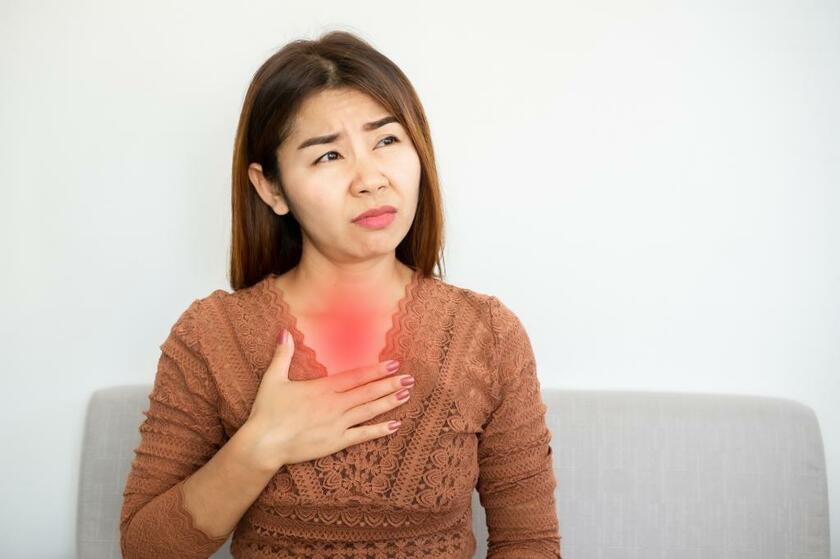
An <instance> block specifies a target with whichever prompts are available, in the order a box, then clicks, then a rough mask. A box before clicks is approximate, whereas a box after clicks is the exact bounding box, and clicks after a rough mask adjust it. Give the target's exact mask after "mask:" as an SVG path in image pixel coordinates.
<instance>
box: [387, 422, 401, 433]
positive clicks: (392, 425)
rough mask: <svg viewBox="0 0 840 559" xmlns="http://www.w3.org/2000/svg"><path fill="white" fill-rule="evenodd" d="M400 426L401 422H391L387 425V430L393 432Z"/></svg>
mask: <svg viewBox="0 0 840 559" xmlns="http://www.w3.org/2000/svg"><path fill="white" fill-rule="evenodd" d="M400 425H402V421H392V422H390V423H389V424H388V429H390V430H391V431H395V430H396V429H397V427H399V426H400Z"/></svg>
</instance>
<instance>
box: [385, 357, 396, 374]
mask: <svg viewBox="0 0 840 559" xmlns="http://www.w3.org/2000/svg"><path fill="white" fill-rule="evenodd" d="M399 368H400V362H399V361H397V360H396V359H391V360H390V361H388V363H387V364H386V365H385V369H386V370H387V371H389V372H391V373H393V372H394V371H396V370H397V369H399Z"/></svg>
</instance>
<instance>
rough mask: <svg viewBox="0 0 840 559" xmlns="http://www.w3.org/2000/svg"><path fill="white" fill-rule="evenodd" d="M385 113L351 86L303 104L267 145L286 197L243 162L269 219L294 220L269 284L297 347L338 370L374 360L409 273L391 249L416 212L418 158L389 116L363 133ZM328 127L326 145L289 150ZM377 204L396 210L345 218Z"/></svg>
mask: <svg viewBox="0 0 840 559" xmlns="http://www.w3.org/2000/svg"><path fill="white" fill-rule="evenodd" d="M388 114H389V113H388V111H387V110H386V109H385V108H384V107H382V106H381V105H380V104H379V103H378V102H376V101H375V100H374V99H373V98H371V97H370V96H368V95H367V94H365V93H362V92H359V91H356V90H354V89H350V88H342V89H333V90H326V91H321V92H319V93H317V94H315V95H313V96H312V97H310V98H308V99H307V100H306V101H304V103H303V104H302V106H301V108H300V110H299V111H298V114H297V115H296V117H295V122H294V126H293V130H292V133H291V134H290V136H289V138H287V139H286V141H285V142H284V143H283V144H282V145H281V146H280V147H279V148H278V150H277V157H278V163H279V169H280V178H281V181H282V183H283V186H284V189H285V194H286V196H284V195H283V193H281V192H280V189H279V188H276V186H275V185H274V184H272V183H271V182H270V181H268V180H266V179H265V177H264V176H263V173H262V167H261V166H260V165H259V164H257V163H252V164H251V165H250V166H249V168H248V174H249V177H250V180H251V184H252V185H253V186H254V188H255V189H256V191H257V193H258V194H259V196H260V198H261V199H262V200H263V201H264V202H265V203H266V204H267V205H268V206H269V207H270V208H271V209H272V210H273V211H274V212H275V213H277V214H278V215H285V214H286V213H288V212H290V211H291V212H292V214H293V215H294V216H295V218H296V219H297V220H298V222H299V223H300V226H301V231H302V238H303V250H302V254H301V260H300V263H299V264H298V265H297V266H296V267H295V268H293V269H292V270H290V271H288V272H287V273H285V274H283V275H282V276H279V277H278V278H277V287H278V288H279V289H280V290H282V291H283V294H284V299H285V300H286V302H287V303H288V304H289V306H290V310H291V311H292V313H293V314H294V315H295V317H296V318H297V322H298V329H300V330H301V331H304V333H305V339H306V345H308V346H310V347H313V348H314V346H315V345H319V347H317V348H315V350H316V353H317V354H318V358H319V361H321V362H322V363H324V362H326V361H331V362H332V363H334V364H335V365H338V364H339V363H341V364H342V366H343V368H349V367H350V366H360V365H363V364H370V363H373V362H375V361H371V360H370V356H371V355H374V356H375V355H378V350H379V349H381V347H382V346H383V345H384V344H383V339H382V337H383V336H384V334H385V332H386V331H387V330H388V328H389V327H390V321H391V315H392V314H393V313H394V312H395V310H396V306H397V303H398V301H399V300H400V299H401V298H402V297H403V295H404V291H405V286H406V284H407V283H408V282H409V281H410V279H411V274H412V270H411V269H410V268H409V267H407V266H405V265H404V264H402V263H401V262H399V260H397V258H396V247H397V245H399V243H400V242H401V241H402V239H403V238H405V236H406V235H407V233H408V231H409V229H410V228H411V224H412V222H413V221H414V216H415V213H416V210H417V201H418V195H419V191H420V172H421V170H420V160H419V157H418V156H417V152H416V150H415V148H414V145H413V143H412V142H411V138H410V137H409V136H408V134H407V132H406V131H405V129H404V128H403V127H402V125H400V124H399V123H397V122H392V123H388V124H385V125H384V126H381V127H379V128H376V129H374V130H363V125H364V124H365V123H368V122H372V121H375V120H378V119H380V118H382V117H385V116H387V115H388ZM333 133H340V137H339V138H337V139H336V140H334V141H333V142H331V143H327V144H316V145H312V146H309V147H305V148H303V149H298V146H299V145H300V144H301V143H302V142H303V141H304V140H307V139H309V138H312V137H315V136H325V135H328V134H333ZM386 204H387V205H391V206H394V207H396V208H397V213H396V215H395V219H394V221H393V222H392V223H391V224H390V225H388V226H387V227H385V228H383V229H366V228H364V227H360V226H359V225H357V224H355V223H353V222H352V220H353V218H354V217H355V216H357V215H358V214H360V213H362V212H363V211H365V210H368V209H371V208H375V207H379V206H382V205H386ZM349 325H352V328H350V326H349ZM350 331H352V333H353V336H352V339H351V338H349V337H348V336H349V334H348V332H350ZM341 332H343V333H341Z"/></svg>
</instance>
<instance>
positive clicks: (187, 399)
mask: <svg viewBox="0 0 840 559" xmlns="http://www.w3.org/2000/svg"><path fill="white" fill-rule="evenodd" d="M275 279H276V275H275V274H269V275H267V276H266V277H265V278H264V279H263V280H262V281H260V282H258V283H256V284H255V285H253V286H251V287H248V288H245V289H240V290H239V291H236V292H234V293H229V292H227V291H223V290H221V289H219V290H216V291H213V292H212V293H211V294H210V295H208V296H207V297H204V298H202V299H196V300H194V301H193V302H192V304H190V306H189V307H188V308H187V309H186V310H185V311H184V312H183V313H182V314H181V316H180V317H179V318H178V320H177V321H176V322H175V324H174V325H173V326H172V329H171V331H170V333H169V335H168V337H167V338H166V340H165V341H164V342H163V343H162V344H161V346H160V349H161V355H160V359H159V362H158V369H157V374H156V376H155V380H154V385H153V388H152V392H151V394H150V395H149V408H148V410H147V411H144V412H143V413H144V415H145V416H146V419H145V420H144V422H143V423H142V424H141V425H140V433H141V442H140V445H139V446H138V447H137V448H136V449H134V453H135V455H134V459H133V461H132V464H131V470H130V472H129V475H128V480H127V482H126V485H125V490H124V492H123V497H124V499H123V505H122V512H121V515H120V534H121V538H120V545H121V548H122V553H123V556H124V557H130V558H133V557H154V558H162V557H179V558H191V557H196V558H197V557H209V556H210V555H212V554H213V553H214V552H215V551H216V550H217V549H219V548H220V547H221V546H222V545H223V544H224V542H225V541H226V540H227V538H211V537H209V536H208V535H207V534H205V533H203V532H202V531H201V530H200V529H198V528H197V527H196V526H195V524H194V522H193V519H192V517H191V516H190V514H189V512H188V511H187V509H186V508H185V507H184V506H183V493H182V490H181V484H182V482H183V480H184V479H186V478H187V477H189V476H190V475H191V474H192V473H193V472H194V471H195V470H197V469H198V468H200V467H201V466H202V465H203V464H204V463H206V462H207V461H208V460H209V459H210V458H211V457H212V456H213V454H215V453H216V451H218V449H219V448H221V446H222V445H224V444H225V442H226V441H227V440H228V439H229V438H230V437H231V436H232V435H233V434H234V433H235V432H236V430H237V429H238V428H239V427H240V426H241V425H242V424H243V423H244V422H245V420H246V419H247V417H248V415H249V413H250V409H251V405H252V403H253V401H254V399H255V397H256V393H257V390H258V388H259V384H260V379H261V376H262V373H263V372H264V371H265V370H266V369H267V367H268V365H269V362H270V361H271V358H272V355H273V353H274V347H275V344H276V341H275V339H276V336H277V334H278V333H279V332H280V330H281V329H282V328H284V327H286V328H289V330H290V332H291V333H292V335H293V336H294V339H295V348H296V351H295V354H294V356H293V357H292V361H291V365H290V368H289V379H290V380H305V379H312V378H318V377H321V376H324V375H326V374H327V369H326V368H325V367H324V366H323V365H322V364H321V363H319V362H318V360H317V356H316V354H315V352H314V351H313V350H312V349H311V348H309V347H307V346H306V344H305V342H304V340H303V336H302V334H301V332H300V331H299V330H298V329H297V328H296V327H295V324H296V320H295V317H294V316H292V315H291V314H290V313H289V310H288V305H287V304H286V303H285V301H284V300H283V298H282V295H281V292H280V291H279V290H278V289H277V288H276V287H275V284H274V281H275ZM380 358H381V360H383V361H385V360H388V359H399V360H400V361H401V362H402V367H401V368H400V372H408V373H411V374H412V375H413V376H414V378H415V379H416V384H415V386H414V388H413V389H412V394H411V398H410V399H409V401H408V402H407V403H404V404H402V405H400V406H397V407H396V408H394V409H392V410H390V411H388V412H386V413H384V414H380V415H379V416H377V417H375V418H372V419H370V420H369V421H366V422H364V423H362V425H370V424H376V423H380V422H382V421H387V420H390V419H399V420H401V421H402V426H401V427H400V428H399V430H397V431H396V432H395V433H394V434H391V435H386V436H384V437H380V438H378V439H374V440H371V441H367V442H364V443H361V444H357V445H353V446H350V447H348V448H346V449H343V450H341V451H339V452H336V453H334V454H331V455H329V456H325V457H323V458H319V459H317V460H312V461H307V462H301V463H298V464H291V465H286V466H283V467H281V468H280V469H279V470H278V471H277V473H276V475H275V476H274V477H273V478H272V479H271V480H270V481H269V483H268V485H267V486H266V487H265V489H264V490H263V492H262V493H261V494H260V495H259V496H258V497H257V499H256V501H254V503H253V504H252V505H251V507H250V508H249V509H248V510H247V511H246V513H245V515H244V516H243V517H242V518H241V520H240V521H239V523H238V524H237V526H236V528H235V530H234V533H233V540H232V543H231V554H232V555H233V556H234V557H237V558H243V559H244V558H295V559H309V558H325V559H327V558H342V559H354V558H359V559H374V558H383V559H384V558H416V559H428V558H432V557H434V558H441V559H448V558H453V559H454V558H459V559H461V558H465V559H469V558H471V557H472V556H473V553H474V552H475V545H476V541H475V537H474V536H473V533H472V510H471V500H472V493H473V490H474V489H477V490H478V492H479V496H480V502H481V504H482V506H483V507H484V509H485V513H486V518H487V528H488V534H489V540H488V557H491V558H495V559H501V558H516V559H527V558H532V557H533V558H543V557H549V558H555V559H558V558H560V536H559V530H558V520H557V515H556V509H555V498H554V490H555V487H556V481H555V477H554V469H553V464H552V450H551V447H550V446H549V441H550V440H551V433H550V432H549V430H548V428H547V426H546V423H545V412H546V407H545V405H544V403H543V401H542V398H541V394H540V383H539V380H538V378H537V374H536V362H535V359H534V354H533V350H532V348H531V343H530V340H529V338H528V335H527V333H526V332H525V329H524V328H523V326H522V323H521V322H520V321H519V319H518V318H517V316H516V315H515V314H514V313H513V312H512V311H511V310H510V309H509V308H508V307H506V306H505V305H504V304H503V303H502V302H501V301H500V300H499V299H498V298H496V297H494V296H491V295H484V294H480V293H477V292H474V291H471V290H469V289H466V288H462V287H457V286H454V285H451V284H448V283H446V282H443V281H441V280H439V279H437V278H434V277H424V276H422V275H420V273H419V272H415V274H414V276H413V278H412V280H411V282H410V283H409V284H408V286H407V287H406V291H405V295H404V297H403V299H402V300H401V301H400V304H399V310H398V311H397V312H396V313H395V314H394V316H393V321H392V327H391V329H390V330H389V331H388V334H387V336H386V343H385V347H384V348H383V349H382V351H381V353H380Z"/></svg>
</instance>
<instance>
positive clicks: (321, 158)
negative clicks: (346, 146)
mask: <svg viewBox="0 0 840 559" xmlns="http://www.w3.org/2000/svg"><path fill="white" fill-rule="evenodd" d="M390 139H393V140H394V141H393V142H391V143H389V144H385V145H387V146H390V145H393V144H396V143H397V142H399V141H400V139H399V138H397V137H396V136H385V137H384V138H382V139H381V140H379V142H380V143H382V142H384V141H385V140H390ZM331 153H334V154H336V155H338V152H337V151H328V152H327V153H325V154H324V155H322V156H321V157H319V158H318V159H316V160H315V165H318V164H319V163H322V162H324V161H335V159H329V158H328V159H324V157H326V156H328V155H329V154H331Z"/></svg>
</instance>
